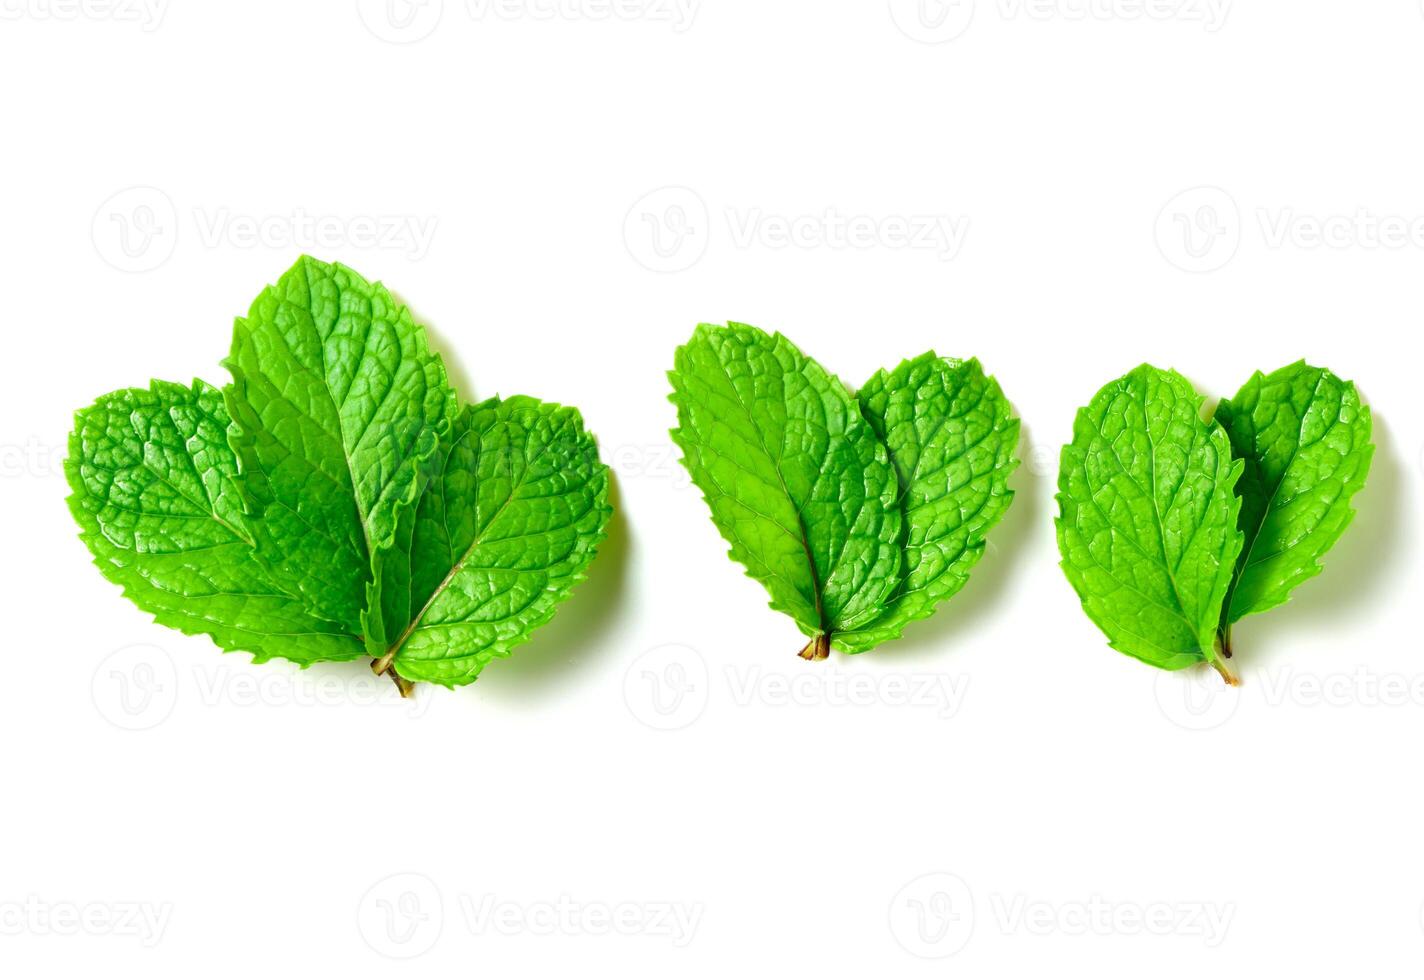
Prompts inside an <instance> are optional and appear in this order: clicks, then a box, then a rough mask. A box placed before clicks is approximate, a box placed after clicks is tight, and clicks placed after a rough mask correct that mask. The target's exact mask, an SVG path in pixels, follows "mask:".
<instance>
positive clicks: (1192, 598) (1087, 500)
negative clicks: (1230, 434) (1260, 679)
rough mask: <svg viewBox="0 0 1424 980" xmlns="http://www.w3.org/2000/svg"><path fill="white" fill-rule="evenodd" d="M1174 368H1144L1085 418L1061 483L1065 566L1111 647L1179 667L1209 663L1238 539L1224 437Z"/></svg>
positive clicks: (1235, 470) (1235, 466) (1233, 477)
mask: <svg viewBox="0 0 1424 980" xmlns="http://www.w3.org/2000/svg"><path fill="white" fill-rule="evenodd" d="M1201 406H1202V398H1201V397H1200V396H1198V395H1197V393H1196V392H1195V391H1194V390H1193V389H1192V386H1191V384H1190V383H1189V382H1188V381H1187V380H1186V379H1185V378H1183V377H1182V376H1181V375H1179V374H1177V373H1176V372H1173V371H1161V370H1158V369H1157V368H1154V367H1151V366H1150V365H1145V364H1144V365H1143V366H1141V367H1139V368H1137V369H1136V370H1134V371H1132V372H1130V373H1129V374H1127V375H1126V376H1124V377H1122V378H1120V379H1118V380H1117V381H1114V382H1112V383H1111V384H1109V385H1107V386H1106V387H1104V388H1103V389H1102V390H1101V391H1099V392H1098V394H1097V395H1096V396H1095V397H1094V398H1093V400H1092V402H1090V403H1089V404H1088V406H1087V407H1086V408H1083V409H1082V410H1080V411H1079V412H1078V415H1077V419H1076V420H1075V422H1074V425H1073V441H1072V442H1071V443H1070V444H1069V445H1067V446H1065V447H1064V448H1063V454H1062V462H1061V468H1060V472H1059V479H1058V490H1059V492H1058V497H1057V499H1058V504H1059V509H1060V515H1059V517H1058V520H1057V529H1058V546H1059V550H1060V551H1061V553H1062V556H1063V570H1064V572H1065V573H1066V574H1067V576H1068V580H1069V582H1071V583H1072V585H1073V588H1074V589H1075V590H1076V591H1077V593H1078V595H1079V598H1080V599H1081V600H1082V602H1083V608H1084V610H1085V611H1086V612H1087V614H1088V616H1089V618H1091V619H1092V620H1093V622H1094V623H1096V624H1097V625H1098V626H1099V628H1101V629H1102V631H1103V632H1104V633H1105V634H1107V637H1108V641H1109V643H1110V644H1111V645H1112V647H1113V648H1114V649H1116V650H1119V651H1121V652H1123V653H1126V654H1129V655H1131V656H1133V657H1137V658H1138V659H1140V660H1144V661H1146V662H1147V663H1150V664H1153V665H1155V666H1158V667H1163V668H1166V669H1169V670H1176V669H1179V668H1182V667H1186V666H1189V665H1191V664H1193V663H1199V662H1201V661H1203V660H1206V661H1209V662H1211V663H1212V664H1213V665H1214V666H1216V667H1217V668H1218V669H1219V670H1221V671H1222V672H1223V675H1225V676H1228V677H1229V671H1227V670H1226V667H1225V664H1224V663H1223V661H1222V657H1221V655H1220V653H1219V652H1218V651H1217V650H1216V647H1215V639H1216V627H1217V622H1218V619H1219V617H1220V613H1221V606H1222V601H1223V599H1224V597H1225V595H1226V590H1227V587H1228V586H1229V584H1230V581H1231V576H1232V571H1233V569H1234V567H1235V563H1236V557H1237V555H1238V554H1240V551H1241V542H1242V535H1241V532H1240V531H1239V530H1238V529H1237V512H1238V511H1239V509H1240V501H1239V500H1238V498H1237V497H1236V494H1235V486H1236V482H1237V480H1238V478H1239V477H1240V475H1241V469H1242V466H1241V463H1240V462H1237V461H1233V459H1232V456H1231V444H1230V441H1229V440H1228V439H1227V437H1226V433H1225V431H1223V430H1222V428H1221V426H1219V425H1217V424H1216V423H1215V422H1210V423H1209V422H1205V421H1203V419H1202V417H1201Z"/></svg>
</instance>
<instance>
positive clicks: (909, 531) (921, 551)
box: [839, 351, 1019, 653]
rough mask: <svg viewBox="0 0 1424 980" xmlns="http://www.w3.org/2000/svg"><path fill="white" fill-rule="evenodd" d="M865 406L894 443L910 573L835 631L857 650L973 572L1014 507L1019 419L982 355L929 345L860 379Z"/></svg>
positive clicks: (922, 613)
mask: <svg viewBox="0 0 1424 980" xmlns="http://www.w3.org/2000/svg"><path fill="white" fill-rule="evenodd" d="M857 399H858V401H859V402H860V409H861V414H863V415H864V416H865V418H866V420H867V421H868V422H869V423H870V425H871V428H872V429H874V431H875V435H876V437H877V438H879V439H880V441H881V442H883V443H884V444H885V446H886V448H887V449H888V450H889V453H890V463H891V465H892V466H893V467H894V469H895V475H896V477H897V480H898V485H899V488H900V504H901V507H902V509H903V512H904V517H905V544H904V564H905V567H904V578H903V580H902V582H901V583H900V585H899V587H898V589H897V590H896V591H895V592H894V593H893V595H892V596H891V598H890V601H889V604H888V608H887V609H886V611H885V612H884V613H883V614H882V615H881V616H880V617H879V618H878V619H876V620H875V621H874V622H873V623H871V624H869V625H868V626H865V627H862V628H860V629H858V630H856V631H854V632H850V633H843V634H841V636H840V637H839V640H840V645H841V648H842V649H844V650H847V651H849V652H852V653H856V652H860V651H862V650H868V649H870V648H871V647H874V646H877V645H879V644H880V643H883V642H885V641H886V640H892V639H895V638H897V637H899V636H900V635H901V633H902V632H903V631H904V628H905V626H906V625H908V624H909V623H911V622H914V621H915V620H918V619H924V618H925V617H927V616H929V615H930V614H931V613H932V612H934V609H935V606H936V605H937V604H938V603H940V602H943V601H944V600H945V599H948V598H949V597H950V596H952V595H954V594H955V593H956V592H958V591H959V590H960V589H962V588H963V587H964V585H965V583H966V582H968V581H969V572H970V569H972V568H973V567H974V565H975V564H976V563H977V562H978V561H979V559H980V558H981V557H983V555H984V546H985V540H986V536H987V534H988V532H989V530H990V528H992V527H993V526H994V525H995V524H997V523H998V522H999V519H1000V518H1002V517H1003V516H1004V513H1005V512H1006V511H1007V510H1008V508H1009V504H1010V503H1011V502H1012V500H1013V491H1012V490H1010V489H1009V488H1008V478H1009V474H1010V473H1012V472H1013V471H1014V469H1015V467H1017V466H1018V460H1017V459H1015V458H1014V449H1015V447H1017V445H1018V438H1019V421H1018V419H1016V418H1014V416H1013V412H1012V409H1011V408H1010V407H1009V402H1008V399H1007V398H1005V397H1004V393H1003V391H1001V390H1000V388H999V383H998V382H997V381H995V380H994V379H993V378H989V377H986V376H985V375H984V370H983V368H982V367H981V366H980V364H979V362H978V361H977V360H974V359H971V360H968V361H960V360H954V359H949V358H942V357H939V356H938V355H936V354H935V353H934V352H933V351H930V352H929V353H927V354H921V355H920V356H919V357H917V358H915V359H913V360H909V361H904V362H903V363H901V364H900V366H899V367H897V368H895V370H893V371H884V370H881V371H879V372H877V373H876V374H875V376H874V377H872V378H871V379H870V380H869V381H868V382H866V384H865V386H864V387H863V388H861V389H860V392H859V394H858V395H857Z"/></svg>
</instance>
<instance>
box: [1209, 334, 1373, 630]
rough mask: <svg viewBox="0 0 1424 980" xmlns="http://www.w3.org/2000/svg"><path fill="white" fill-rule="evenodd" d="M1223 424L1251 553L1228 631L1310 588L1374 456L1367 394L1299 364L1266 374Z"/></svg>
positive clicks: (1228, 615) (1244, 552)
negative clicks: (1239, 465)
mask: <svg viewBox="0 0 1424 980" xmlns="http://www.w3.org/2000/svg"><path fill="white" fill-rule="evenodd" d="M1216 417H1217V419H1218V420H1219V421H1220V422H1221V424H1222V425H1223V426H1224V427H1225V428H1226V432H1227V435H1229V436H1230V438H1231V448H1232V452H1234V453H1235V455H1236V457H1237V458H1238V459H1240V460H1242V461H1243V463H1244V465H1245V471H1244V472H1243V474H1242V477H1241V482H1240V483H1238V484H1237V487H1236V489H1237V492H1238V493H1239V494H1240V496H1241V515H1240V519H1239V523H1240V527H1241V530H1242V532H1243V534H1244V536H1245V544H1244V546H1243V547H1242V549H1241V556H1240V558H1239V560H1238V561H1237V565H1236V577H1235V580H1234V581H1233V583H1232V588H1231V591H1230V592H1229V593H1228V601H1227V605H1226V606H1225V607H1224V610H1223V615H1222V625H1223V626H1226V625H1227V624H1229V623H1234V622H1236V621H1237V620H1239V619H1240V618H1241V617H1243V616H1247V615H1249V614H1251V613H1257V612H1262V611H1264V610H1267V609H1270V608H1272V607H1273V606H1278V605H1280V604H1281V603H1283V602H1285V601H1286V600H1287V599H1288V598H1290V592H1291V590H1292V589H1294V588H1295V587H1296V586H1297V585H1299V584H1300V583H1302V582H1304V581H1305V580H1306V579H1308V578H1311V577H1313V576H1315V575H1318V574H1320V570H1321V564H1320V560H1321V558H1322V557H1324V555H1325V553H1326V552H1327V551H1329V550H1330V548H1331V546H1332V545H1334V544H1335V542H1336V541H1337V540H1339V538H1340V535H1341V534H1342V533H1343V532H1344V530H1345V527H1346V526H1347V525H1348V524H1349V523H1350V520H1351V518H1353V517H1354V514H1355V512H1354V509H1353V508H1352V507H1351V506H1350V498H1351V497H1352V496H1354V494H1355V493H1357V492H1358V491H1359V490H1361V489H1362V488H1363V487H1364V485H1365V477H1366V476H1367V475H1368V473H1369V469H1370V458H1371V456H1372V455H1373V453H1374V447H1373V445H1371V443H1370V410H1369V409H1368V408H1367V407H1366V406H1364V405H1362V404H1361V403H1360V396H1359V392H1357V391H1356V390H1355V386H1354V385H1353V384H1351V383H1349V382H1346V381H1342V380H1340V379H1339V378H1337V377H1336V376H1335V375H1333V374H1331V373H1330V372H1329V371H1327V370H1325V369H1324V368H1316V367H1311V366H1310V365H1308V364H1306V363H1305V362H1304V361H1299V362H1297V363H1295V364H1292V365H1290V366H1288V367H1284V368H1281V369H1280V370H1279V371H1275V372H1273V373H1272V374H1269V375H1263V374H1261V373H1259V372H1257V373H1256V374H1255V375H1254V376H1252V378H1251V380H1249V381H1247V382H1246V384H1245V386H1244V387H1243V388H1242V389H1241V390H1240V391H1239V392H1238V393H1237V394H1236V397H1235V398H1232V399H1229V400H1226V401H1223V402H1222V403H1221V404H1220V405H1219V406H1218V407H1217V410H1216Z"/></svg>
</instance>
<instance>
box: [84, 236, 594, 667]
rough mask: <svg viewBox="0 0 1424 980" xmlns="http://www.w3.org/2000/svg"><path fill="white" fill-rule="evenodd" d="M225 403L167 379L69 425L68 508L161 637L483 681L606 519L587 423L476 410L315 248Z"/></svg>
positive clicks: (251, 323) (590, 552)
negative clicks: (169, 632)
mask: <svg viewBox="0 0 1424 980" xmlns="http://www.w3.org/2000/svg"><path fill="white" fill-rule="evenodd" d="M224 365H225V366H226V367H227V368H228V370H229V371H230V373H231V374H232V382H231V383H230V384H228V385H227V386H225V387H224V388H222V389H221V390H219V389H218V388H215V387H214V386H212V385H210V384H207V383H206V382H203V381H194V382H193V383H192V385H190V386H185V385H181V384H174V383H171V382H166V381H154V382H153V383H152V384H151V385H150V386H149V387H148V388H130V389H125V390H121V391H115V392H112V393H110V394H108V395H104V396H103V397H101V398H99V399H98V400H97V401H96V402H95V403H94V404H93V405H92V406H90V407H89V408H86V409H83V410H81V411H80V412H78V413H77V415H76V417H75V427H74V431H73V433H72V435H71V436H70V441H69V455H68V458H67V459H66V461H65V472H66V475H67V477H68V480H69V485H70V488H71V490H72V495H71V496H70V498H69V506H70V510H71V512H72V513H73V515H74V517H75V520H76V521H78V523H79V527H80V536H81V538H82V539H83V540H84V542H85V543H86V544H87V545H88V547H89V550H90V552H91V553H92V554H93V557H94V561H95V564H96V565H97V566H98V567H99V569H100V570H101V571H102V572H103V573H104V575H105V576H106V577H107V578H108V579H109V580H110V581H112V582H114V583H115V584H117V585H119V586H121V587H122V588H123V591H124V594H125V595H127V596H128V598H129V599H130V600H132V601H133V602H134V604H135V605H137V606H138V607H139V608H140V609H142V610H144V611H145V612H148V613H150V614H152V615H153V616H154V618H155V619H156V620H157V621H158V622H159V623H162V624H164V625H166V626H170V627H173V628H175V629H179V630H181V631H183V632H184V633H188V634H206V635H207V636H209V637H211V638H212V639H213V640H214V642H216V643H217V645H218V646H219V647H221V648H222V649H223V650H225V651H233V650H242V651H246V652H248V653H250V654H252V656H253V659H254V660H255V661H256V662H259V663H261V662H265V661H267V660H270V659H272V658H274V657H280V658H283V659H286V660H289V661H293V662H295V663H297V664H300V665H302V666H307V665H310V664H313V663H317V662H320V661H349V660H353V659H356V658H360V657H370V658H371V659H372V667H373V669H374V670H375V671H376V672H377V673H378V674H382V673H383V674H388V675H389V676H390V677H391V678H392V679H393V680H394V681H395V683H396V684H397V685H398V686H399V687H400V689H401V693H402V694H408V693H409V692H410V688H411V686H412V685H413V684H414V682H416V681H430V682H433V683H436V684H441V685H444V686H446V687H454V686H457V685H461V684H468V683H470V682H471V681H473V680H474V679H475V678H476V677H477V676H478V675H479V673H480V671H481V670H482V669H483V668H484V667H485V665H487V664H488V663H490V662H491V660H493V659H494V658H496V657H506V656H508V655H509V653H510V651H511V650H512V649H513V648H514V647H515V646H517V645H518V644H520V643H522V642H523V641H525V640H526V639H528V638H529V635H530V633H531V632H532V631H533V630H534V629H535V628H536V627H538V626H540V625H542V624H543V623H545V622H547V621H548V620H549V619H550V618H551V617H552V616H553V615H554V611H555V607H556V606H557V605H558V603H560V602H561V601H562V600H563V599H565V598H566V597H567V596H568V594H569V591H570V589H571V588H572V587H573V586H574V585H575V584H576V583H577V582H579V581H580V580H582V579H583V577H584V575H585V570H586V569H587V567H588V564H589V562H590V561H591V560H592V559H593V557H594V553H595V551H596V549H597V547H598V544H599V542H600V541H601V540H602V539H603V537H604V534H605V529H606V525H607V523H608V520H609V517H610V515H611V507H610V504H609V476H608V469H607V467H606V466H604V464H603V463H602V462H601V461H600V460H599V456H598V448H597V445H596V443H595V441H594V439H593V437H592V436H591V435H590V434H589V433H588V432H587V431H585V429H584V426H583V420H582V418H581V416H580V415H579V413H578V411H577V410H575V409H572V408H567V407H563V406H560V405H555V404H551V403H547V402H541V401H537V400H536V399H533V398H528V397H524V396H516V397H510V398H491V399H489V400H487V401H483V402H480V403H478V404H473V405H470V404H461V403H460V401H459V400H458V398H457V397H456V394H455V392H454V390H453V389H452V388H451V386H450V383H449V380H448V378H447V376H446V372H445V368H444V365H443V364H442V363H441V360H440V358H439V356H438V355H437V354H435V353H434V352H432V351H431V349H430V346H429V344H428V342H427V339H426V336H425V331H424V329H423V328H422V327H421V326H420V325H419V324H417V323H415V322H414V321H413V320H412V318H411V315H410V312H409V311H408V310H407V309H406V308H405V307H403V306H401V305H400V304H399V303H398V302H396V300H395V299H394V298H393V297H392V296H391V294H390V293H389V292H388V291H387V290H386V289H385V288H384V287H383V286H382V285H380V284H379V283H371V282H367V281H366V280H365V279H363V278H362V277H361V276H359V275H358V274H357V273H356V272H354V271H353V270H351V269H349V268H346V267H345V266H342V265H337V264H328V263H325V262H320V261H317V260H316V259H312V258H309V257H303V258H301V259H300V260H299V261H298V262H297V264H296V265H295V266H293V268H292V269H291V270H289V271H288V272H287V273H286V274H284V275H283V276H282V277H281V278H280V279H279V280H278V282H277V283H276V285H274V286H269V287H268V288H266V289H265V290H263V292H262V294H261V295H260V296H258V297H257V299H256V301H255V302H253V304H252V307H251V309H250V311H249V312H248V314H247V316H245V317H242V318H239V319H238V320H237V322H236V324H235V326H234V329H233V338H232V349H231V353H230V354H229V356H228V358H227V360H226V361H225V362H224Z"/></svg>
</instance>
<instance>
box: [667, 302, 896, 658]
mask: <svg viewBox="0 0 1424 980" xmlns="http://www.w3.org/2000/svg"><path fill="white" fill-rule="evenodd" d="M669 378H670V379H671V381H672V386H673V394H672V401H673V403H674V404H676V405H677V414H678V428H677V429H676V430H675V431H674V432H673V438H674V440H675V441H676V442H677V445H678V446H679V448H681V450H682V454H683V462H684V464H685V465H686V466H687V469H688V471H689V472H690V473H691V475H692V479H693V481H694V482H695V483H696V484H697V486H698V487H699V488H700V489H701V490H702V493H703V495H704V497H705V498H706V500H707V503H708V506H709V507H710V508H711V510H712V519H713V522H714V523H715V524H716V525H717V528H718V530H719V531H721V533H722V536H723V538H725V539H726V541H727V543H728V544H729V545H730V546H731V549H730V552H729V553H730V555H731V557H732V558H733V559H735V560H736V561H738V562H740V563H741V564H742V565H744V566H745V567H746V569H747V572H748V573H749V574H750V575H751V576H752V577H753V578H755V579H756V580H757V581H759V582H761V583H762V585H764V586H765V587H766V590H767V592H769V593H770V595H771V606H772V608H773V609H777V610H779V611H781V612H784V613H786V614H787V615H789V616H791V617H792V618H793V619H795V620H796V622H797V624H798V625H799V626H800V628H801V629H802V631H803V632H805V633H806V634H807V635H809V636H817V635H821V634H831V635H832V636H834V635H835V634H836V633H839V632H842V631H848V630H854V629H856V628H857V627H860V626H864V625H866V624H867V623H869V622H871V621H872V620H874V619H876V618H878V617H879V616H880V615H881V614H882V613H883V611H884V602H885V600H886V598H887V596H889V594H890V593H891V591H892V590H893V589H894V588H895V587H896V586H897V585H898V583H899V579H900V564H901V557H900V534H901V516H900V511H899V508H898V506H897V502H896V498H897V496H898V488H897V486H896V482H895V474H894V471H893V470H892V469H891V467H890V463H889V459H888V457H887V454H886V451H885V447H884V446H882V445H881V444H880V442H879V441H878V440H877V439H876V438H875V433H874V432H873V431H872V430H871V428H870V425H869V424H868V423H867V422H866V421H865V419H864V418H862V417H861V415H860V411H859V409H858V407H857V405H856V402H855V400H854V399H853V398H851V396H850V394H849V393H848V392H847V391H846V389H845V387H844V386H843V385H842V384H841V383H840V382H839V381H838V380H836V378H834V377H832V376H831V375H829V374H827V373H826V371H825V370H824V369H822V368H821V366H820V365H818V364H817V363H816V362H815V361H813V360H811V359H810V358H808V357H806V356H805V355H804V354H802V353H801V352H800V351H799V350H797V349H796V347H795V346H794V345H793V344H792V343H791V342H790V341H788V340H787V339H786V338H785V337H783V336H781V335H780V334H777V335H775V336H770V335H768V334H766V333H763V332H762V331H760V330H758V329H756V328H755V327H750V326H746V325H744V324H737V323H734V324H730V325H729V326H726V327H715V326H710V325H705V324H704V325H703V326H700V327H698V328H697V331H696V333H695V334H694V335H693V337H692V339H691V340H690V341H689V342H688V343H687V344H685V345H684V346H682V347H680V348H679V349H678V351H677V355H676V359H675V366H674V370H673V371H672V372H671V373H670V375H669Z"/></svg>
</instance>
